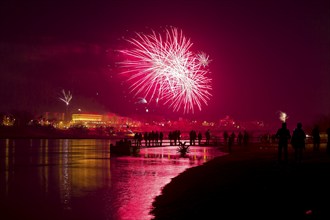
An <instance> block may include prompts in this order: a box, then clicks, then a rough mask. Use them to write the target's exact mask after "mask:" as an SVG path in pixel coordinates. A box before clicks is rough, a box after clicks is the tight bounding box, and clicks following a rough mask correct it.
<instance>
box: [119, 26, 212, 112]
mask: <svg viewBox="0 0 330 220" xmlns="http://www.w3.org/2000/svg"><path fill="white" fill-rule="evenodd" d="M136 35H137V37H136V38H132V39H128V40H127V41H128V42H129V43H130V44H131V45H132V46H133V49H131V50H122V51H121V52H122V53H123V54H125V55H127V56H128V57H129V58H130V59H129V60H125V61H123V62H120V64H121V66H122V67H123V68H127V69H128V70H126V71H124V72H122V74H125V75H128V82H130V83H131V85H130V87H129V88H130V90H131V92H133V93H135V95H143V96H144V97H145V98H147V99H149V102H150V101H152V100H156V102H157V103H158V101H163V103H164V104H168V105H169V107H171V108H173V110H174V111H179V110H180V109H181V108H183V111H184V113H189V112H194V106H197V107H198V109H199V110H201V109H202V104H205V105H207V101H208V100H209V99H210V97H211V96H212V95H211V93H210V90H212V87H211V79H210V78H208V77H207V76H206V75H207V74H208V70H207V69H205V67H206V66H207V65H208V64H209V62H210V60H209V57H208V56H207V55H206V54H205V53H203V52H201V53H199V54H197V55H195V54H193V53H192V52H191V51H189V50H190V48H191V46H192V43H191V42H190V39H187V38H186V37H184V35H183V33H182V31H179V30H178V29H176V28H171V29H166V31H165V37H164V36H162V35H161V34H157V33H156V32H155V31H152V34H150V35H144V34H139V33H137V34H136Z"/></svg>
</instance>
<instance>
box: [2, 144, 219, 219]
mask: <svg viewBox="0 0 330 220" xmlns="http://www.w3.org/2000/svg"><path fill="white" fill-rule="evenodd" d="M110 143H111V141H110V140H94V139H93V140H92V139H90V140H81V139H79V140H75V139H59V140H56V139H40V140H24V139H22V140H9V139H6V140H0V205H1V207H2V208H3V210H4V212H2V213H0V218H1V219H16V218H23V217H24V218H25V219H26V218H29V219H30V218H31V219H32V218H33V219H45V218H47V219H150V218H151V216H150V215H149V211H150V208H151V204H152V201H153V199H154V197H155V196H157V195H159V194H160V192H161V188H162V187H163V186H165V185H166V184H167V183H169V182H170V180H171V178H173V177H175V176H177V175H178V174H179V173H181V172H183V171H184V170H185V169H187V168H189V167H192V166H197V165H199V164H202V163H204V162H205V161H208V160H210V159H212V158H213V157H215V156H221V155H224V153H222V152H220V151H219V150H218V149H217V148H212V147H191V150H190V153H189V154H187V156H186V157H180V155H179V154H178V153H177V148H176V147H158V148H144V149H141V151H140V152H139V154H138V155H136V156H134V157H131V156H125V157H117V156H115V155H111V156H110V151H109V146H110Z"/></svg>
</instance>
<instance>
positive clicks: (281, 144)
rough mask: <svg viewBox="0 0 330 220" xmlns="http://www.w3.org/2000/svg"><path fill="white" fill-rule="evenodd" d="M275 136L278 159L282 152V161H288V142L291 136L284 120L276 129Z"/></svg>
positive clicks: (280, 157)
mask: <svg viewBox="0 0 330 220" xmlns="http://www.w3.org/2000/svg"><path fill="white" fill-rule="evenodd" d="M276 138H277V139H278V161H281V160H282V153H283V156H284V162H288V142H289V139H290V138H291V134H290V131H289V129H287V127H286V123H285V122H283V123H282V127H281V128H280V129H278V130H277V132H276Z"/></svg>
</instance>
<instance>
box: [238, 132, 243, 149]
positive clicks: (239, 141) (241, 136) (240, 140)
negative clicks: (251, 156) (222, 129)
mask: <svg viewBox="0 0 330 220" xmlns="http://www.w3.org/2000/svg"><path fill="white" fill-rule="evenodd" d="M242 141H243V134H242V132H239V133H238V135H237V143H238V145H239V146H241V145H242Z"/></svg>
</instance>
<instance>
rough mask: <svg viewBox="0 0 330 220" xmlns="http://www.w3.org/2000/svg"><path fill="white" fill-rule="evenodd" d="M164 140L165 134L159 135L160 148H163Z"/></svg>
mask: <svg viewBox="0 0 330 220" xmlns="http://www.w3.org/2000/svg"><path fill="white" fill-rule="evenodd" d="M163 138H164V134H163V132H160V133H159V146H163Z"/></svg>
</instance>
